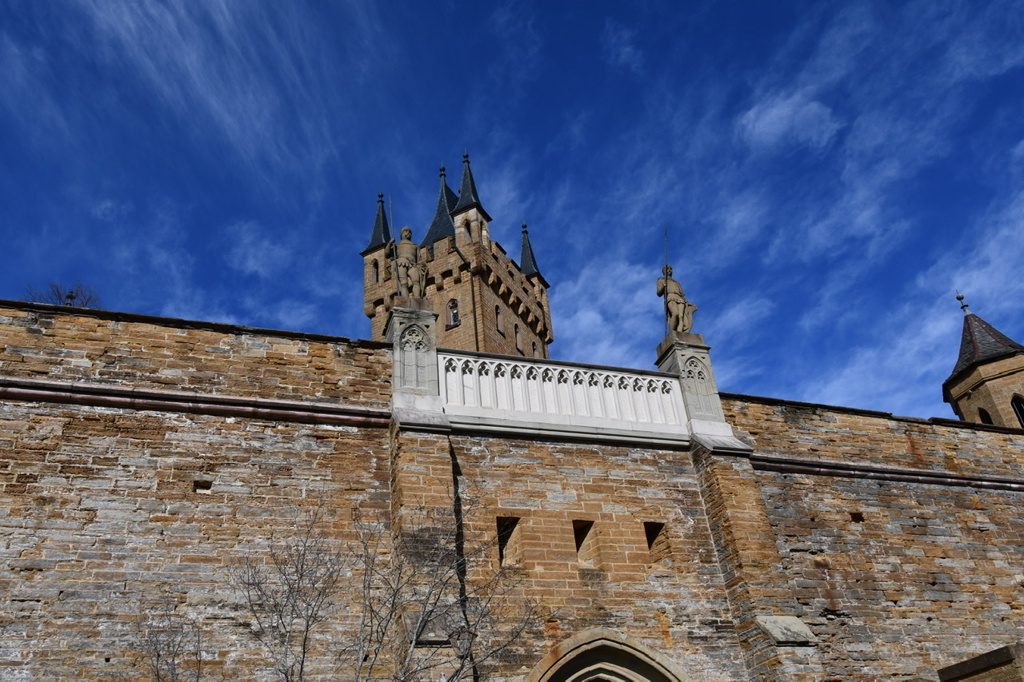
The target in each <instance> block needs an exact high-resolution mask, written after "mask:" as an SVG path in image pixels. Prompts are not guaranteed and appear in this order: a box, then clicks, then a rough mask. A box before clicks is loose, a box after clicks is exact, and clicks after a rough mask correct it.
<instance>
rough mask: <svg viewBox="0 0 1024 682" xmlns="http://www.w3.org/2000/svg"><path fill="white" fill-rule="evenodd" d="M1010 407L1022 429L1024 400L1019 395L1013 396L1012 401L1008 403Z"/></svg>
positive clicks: (1023, 425)
mask: <svg viewBox="0 0 1024 682" xmlns="http://www.w3.org/2000/svg"><path fill="white" fill-rule="evenodd" d="M1010 405H1012V406H1013V412H1014V414H1016V415H1017V421H1019V422H1020V427H1021V428H1022V429H1024V398H1022V397H1020V396H1019V395H1015V396H1013V400H1011V401H1010Z"/></svg>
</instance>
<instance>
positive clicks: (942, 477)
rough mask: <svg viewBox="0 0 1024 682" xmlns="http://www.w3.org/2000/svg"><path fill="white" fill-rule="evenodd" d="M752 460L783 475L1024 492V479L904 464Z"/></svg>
mask: <svg viewBox="0 0 1024 682" xmlns="http://www.w3.org/2000/svg"><path fill="white" fill-rule="evenodd" d="M749 457H750V463H751V465H752V466H753V467H754V469H756V470H759V471H772V472H776V473H782V474H806V475H810V476H833V477H839V478H860V479H865V480H875V481H880V482H886V483H923V484H928V485H946V486H955V487H960V488H982V489H986V490H1012V491H1014V492H1024V478H1008V477H1001V476H962V475H957V474H951V473H949V472H946V471H929V470H927V469H911V468H904V467H887V466H879V465H874V464H862V463H857V462H836V461H829V460H820V459H809V458H804V457H780V456H777V455H765V454H761V453H757V452H754V453H752V454H751V455H750V456H749Z"/></svg>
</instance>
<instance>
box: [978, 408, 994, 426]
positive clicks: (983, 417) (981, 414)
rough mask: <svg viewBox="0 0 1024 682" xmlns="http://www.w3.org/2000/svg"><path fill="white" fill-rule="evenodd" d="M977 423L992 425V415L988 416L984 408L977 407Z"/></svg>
mask: <svg viewBox="0 0 1024 682" xmlns="http://www.w3.org/2000/svg"><path fill="white" fill-rule="evenodd" d="M978 421H980V422H981V423H982V424H991V423H992V415H990V414H989V413H988V410H986V409H985V408H983V407H979V408H978Z"/></svg>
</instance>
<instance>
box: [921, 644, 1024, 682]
mask: <svg viewBox="0 0 1024 682" xmlns="http://www.w3.org/2000/svg"><path fill="white" fill-rule="evenodd" d="M1021 680H1024V644H1021V643H1020V642H1018V643H1016V644H1013V645H1011V646H1004V647H999V648H998V649H996V650H994V651H987V652H985V653H983V654H981V655H979V656H975V657H974V658H971V659H969V660H967V661H963V662H961V663H957V664H956V665H951V666H949V667H946V668H942V669H941V670H939V682H1021Z"/></svg>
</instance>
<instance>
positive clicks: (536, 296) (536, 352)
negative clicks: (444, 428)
mask: <svg viewBox="0 0 1024 682" xmlns="http://www.w3.org/2000/svg"><path fill="white" fill-rule="evenodd" d="M471 213H473V214H475V213H476V211H471ZM470 217H474V218H475V219H474V220H473V221H472V222H471V223H470V226H469V227H467V228H465V230H460V231H459V234H466V235H469V237H468V238H467V239H466V240H464V241H463V243H460V244H459V245H458V246H456V245H455V244H453V242H452V239H451V238H450V237H448V238H445V239H442V240H440V241H438V242H436V243H435V244H434V247H433V253H431V250H430V249H428V248H426V247H423V248H422V249H420V258H421V259H423V260H425V261H426V262H427V269H428V276H427V292H426V296H425V298H426V299H427V300H428V301H430V302H431V304H432V305H433V307H434V310H435V311H437V313H438V315H439V316H440V317H439V319H438V323H437V345H438V347H440V348H454V349H459V350H471V351H479V352H486V353H502V354H505V355H519V356H525V357H536V358H546V357H548V344H549V343H551V342H552V341H553V340H554V336H553V335H552V331H551V312H550V306H549V304H548V295H547V285H546V284H545V283H544V282H543V280H542V279H540V278H539V277H538V276H529V277H528V276H525V275H523V274H522V272H521V271H520V270H519V266H518V265H517V264H516V263H515V261H513V260H512V259H511V258H509V257H508V256H507V255H506V254H505V250H504V249H503V248H502V247H501V245H499V244H498V243H497V242H493V241H490V239H489V238H488V237H487V235H486V232H487V225H486V223H485V222H484V221H483V220H482V218H479V216H470ZM457 222H458V221H457ZM363 260H364V263H365V267H364V275H363V291H364V295H363V296H364V312H365V313H366V315H367V316H368V317H369V318H370V328H371V338H372V339H374V340H383V339H384V334H385V326H386V323H387V318H388V315H387V313H388V311H389V310H390V309H391V305H392V302H393V300H394V298H395V295H396V289H395V280H394V278H393V277H392V276H391V269H390V267H389V266H387V265H386V264H385V260H386V255H385V249H379V250H377V251H373V252H370V253H368V254H366V255H365V256H364V258H363ZM375 263H376V268H375V266H374V264H375ZM375 271H376V272H377V273H378V277H377V279H376V280H374V275H373V273H374V272H375ZM453 301H454V302H455V303H456V305H457V307H458V311H459V322H458V324H453V320H452V318H451V316H450V315H449V310H450V307H449V306H450V304H451V303H452V302H453ZM517 331H518V334H517Z"/></svg>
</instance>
